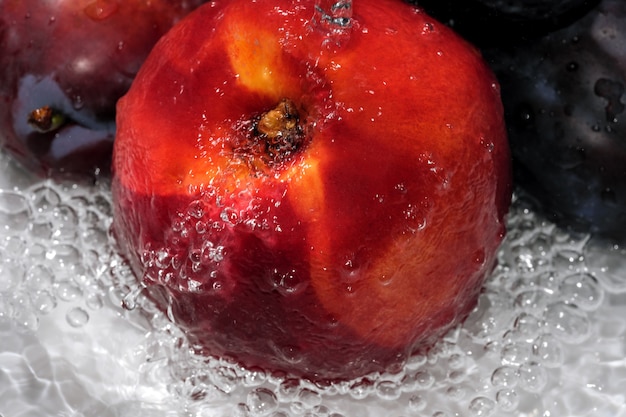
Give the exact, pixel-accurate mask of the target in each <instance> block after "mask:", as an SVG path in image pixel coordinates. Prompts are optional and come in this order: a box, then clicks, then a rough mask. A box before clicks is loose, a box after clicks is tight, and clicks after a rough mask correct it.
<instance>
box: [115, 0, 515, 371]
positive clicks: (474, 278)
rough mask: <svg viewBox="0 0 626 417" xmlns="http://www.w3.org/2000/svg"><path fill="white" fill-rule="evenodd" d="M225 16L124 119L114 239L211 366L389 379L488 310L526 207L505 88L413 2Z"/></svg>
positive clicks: (206, 16)
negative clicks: (515, 219)
mask: <svg viewBox="0 0 626 417" xmlns="http://www.w3.org/2000/svg"><path fill="white" fill-rule="evenodd" d="M350 11H351V10H350V9H349V4H347V3H346V4H343V3H338V4H337V5H335V7H334V8H331V10H324V9H323V8H320V7H316V4H315V3H314V2H313V1H311V0H299V1H291V0H256V1H250V0H229V1H217V2H212V3H211V4H208V5H206V6H201V7H200V8H199V9H197V10H196V11H195V12H193V13H192V14H190V15H189V16H188V18H186V19H184V20H183V21H182V22H181V23H180V24H179V25H177V26H176V27H175V28H174V29H172V31H170V32H169V33H168V34H167V35H166V36H165V37H164V38H162V40H161V41H160V42H159V43H158V44H157V46H156V47H155V49H154V50H153V52H152V53H151V54H150V56H149V57H148V59H147V61H146V62H145V64H144V66H143V67H142V69H141V70H140V72H139V74H138V76H137V78H136V80H135V82H134V83H133V85H132V87H131V89H130V91H129V93H128V94H127V95H126V96H125V97H124V98H122V100H121V101H120V103H119V105H118V118H117V122H118V133H117V137H116V142H115V148H114V161H113V168H114V178H113V198H114V207H115V216H114V231H115V234H116V236H117V239H118V241H119V245H120V248H121V250H122V253H124V254H125V255H126V256H127V257H128V259H129V261H130V263H131V265H132V268H133V270H134V271H135V273H136V275H137V276H138V278H139V279H140V280H141V281H142V283H143V284H144V285H146V286H147V287H148V294H149V295H150V297H152V298H153V299H154V300H155V301H156V302H157V304H158V306H159V307H160V308H162V309H163V310H165V311H167V312H168V313H169V314H170V317H171V318H172V319H173V320H175V321H176V322H177V323H178V324H179V325H180V326H181V327H182V328H184V329H185V330H186V331H187V334H188V336H189V338H190V340H191V341H192V342H193V343H194V345H195V346H197V347H198V348H199V349H201V350H202V351H203V352H205V353H206V354H209V355H219V356H227V357H231V358H233V359H235V360H237V361H240V362H241V363H243V364H244V365H247V366H253V365H254V366H261V367H264V368H267V369H270V370H281V371H286V372H289V373H292V374H295V375H299V376H304V377H308V378H313V379H324V380H333V379H345V378H352V377H356V376H359V375H363V374H366V373H369V372H374V371H383V370H393V369H394V367H396V366H398V365H399V364H401V363H402V361H403V360H404V359H405V358H406V357H407V355H409V354H410V353H411V352H412V351H414V350H415V349H417V348H419V347H421V346H424V344H426V343H431V342H433V341H434V340H435V339H436V338H437V337H439V336H440V335H441V334H442V333H443V332H444V331H446V330H448V329H450V328H451V326H453V325H455V324H457V323H458V322H459V320H461V319H462V318H463V317H465V316H466V315H467V314H468V313H469V311H470V310H471V309H472V308H473V306H474V305H475V302H476V299H477V295H478V293H479V291H480V289H481V284H482V283H483V279H484V278H485V276H486V275H487V274H489V273H490V271H491V270H492V267H493V264H494V259H495V255H496V250H497V248H498V246H499V243H500V242H501V240H502V238H503V236H504V233H505V227H504V224H503V217H504V215H505V213H506V211H507V208H508V205H509V202H510V172H509V171H510V166H509V150H508V147H507V141H506V134H505V128H504V124H503V115H502V107H501V102H500V96H499V87H498V85H497V83H496V81H495V79H494V77H493V75H492V73H491V72H490V71H489V69H488V68H487V67H486V65H485V64H484V62H483V60H482V59H481V56H480V55H479V53H478V52H477V51H476V50H475V49H474V48H473V47H471V46H470V45H469V44H467V43H466V42H464V41H463V40H462V39H461V38H459V37H458V36H457V35H455V34H454V33H453V32H452V31H451V30H449V29H448V28H446V27H444V26H443V25H441V24H439V23H438V22H436V21H434V20H433V19H431V18H430V17H429V16H427V15H426V14H424V13H423V12H422V11H421V10H419V9H415V8H413V7H412V6H409V5H408V4H405V3H402V2H401V1H398V0H358V1H357V2H356V3H355V5H354V9H353V14H352V15H350Z"/></svg>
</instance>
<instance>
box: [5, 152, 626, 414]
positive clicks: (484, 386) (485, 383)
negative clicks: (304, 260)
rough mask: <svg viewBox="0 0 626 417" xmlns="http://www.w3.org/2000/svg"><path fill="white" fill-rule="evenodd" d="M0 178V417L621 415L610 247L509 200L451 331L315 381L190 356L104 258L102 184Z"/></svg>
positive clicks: (623, 375)
mask: <svg viewBox="0 0 626 417" xmlns="http://www.w3.org/2000/svg"><path fill="white" fill-rule="evenodd" d="M0 172H1V174H0V416H2V417H22V416H24V417H25V416H28V417H39V416H41V417H44V416H45V417H49V416H63V417H69V416H72V417H74V416H75V417H79V416H98V417H118V416H119V417H126V416H128V417H131V416H132V417H136V416H142V417H174V416H176V417H177V416H181V417H195V416H197V417H214V416H215V417H218V416H219V417H222V416H224V417H226V416H228V417H238V416H241V417H244V416H250V417H258V416H268V417H288V416H306V417H367V416H376V417H380V416H389V417H410V416H428V417H430V416H432V417H452V416H470V417H485V416H525V417H535V416H543V417H548V416H589V415H593V416H601V417H602V416H607V417H609V416H610V417H615V416H626V249H624V248H620V247H616V246H607V245H605V244H601V243H598V242H595V241H592V240H590V239H589V238H588V237H587V236H577V235H571V234H567V233H565V232H563V231H562V230H560V229H558V228H557V227H555V226H554V225H552V224H550V223H548V222H546V221H544V220H542V219H540V218H539V217H538V216H537V215H536V213H535V212H534V211H533V210H532V206H531V205H530V204H529V203H528V202H527V201H525V200H524V199H523V198H521V197H517V198H516V200H515V203H514V208H513V210H512V212H511V215H510V218H509V235H508V238H507V240H506V241H505V243H504V245H503V247H502V251H501V254H500V263H499V266H498V268H497V269H496V271H495V272H494V274H493V276H492V277H491V278H490V279H489V281H488V282H486V283H485V287H484V292H483V294H482V296H481V299H480V303H479V305H478V307H477V308H476V310H475V311H474V313H473V314H472V315H471V316H470V317H469V318H468V319H467V320H466V322H465V323H464V324H463V325H462V326H460V327H459V328H457V329H455V330H454V331H452V332H450V333H449V334H448V335H447V336H446V337H445V338H444V339H443V340H442V341H441V342H440V343H439V344H438V345H436V346H434V347H433V348H432V349H431V350H429V351H428V352H427V353H426V354H424V355H421V356H416V357H414V358H412V360H411V361H410V363H408V364H407V365H406V367H405V369H404V370H403V372H401V373H400V374H398V375H373V376H371V377H369V378H363V379H360V380H356V381H351V382H346V383H343V384H338V385H334V386H324V387H320V386H314V385H311V384H309V383H305V382H302V381H298V380H293V379H285V378H283V377H281V376H280V375H271V374H267V373H265V372H263V371H262V370H258V369H257V370H255V369H252V370H244V369H241V368H238V367H236V366H233V365H231V364H229V363H227V362H223V361H220V360H218V359H207V358H200V357H194V356H193V355H192V354H191V353H190V352H189V350H188V349H186V346H185V342H184V338H183V337H182V334H181V333H180V332H179V331H178V330H177V329H176V328H175V327H173V326H172V325H171V324H170V323H169V321H168V320H167V319H166V318H165V317H163V315H162V314H161V313H159V312H158V311H156V310H155V309H153V308H152V307H151V305H150V304H149V303H148V302H146V301H145V300H144V299H142V298H141V296H140V295H138V294H137V289H136V288H135V284H134V280H133V278H132V276H131V275H130V274H129V272H128V269H127V268H126V267H125V265H124V264H123V262H122V261H121V260H120V259H119V258H118V257H117V255H116V254H115V250H114V247H113V242H112V239H111V238H110V235H109V232H108V231H109V226H110V221H111V204H110V195H109V192H108V186H107V184H106V182H102V183H95V184H90V185H76V184H71V183H69V184H65V183H59V182H52V181H41V180H38V179H36V178H32V177H31V176H29V175H28V174H26V173H25V172H23V171H21V170H20V168H19V167H16V166H15V165H14V164H13V163H12V162H11V161H10V159H9V158H8V157H6V156H4V155H2V154H0ZM123 305H126V306H127V307H135V308H133V309H128V308H123V307H122V306H123Z"/></svg>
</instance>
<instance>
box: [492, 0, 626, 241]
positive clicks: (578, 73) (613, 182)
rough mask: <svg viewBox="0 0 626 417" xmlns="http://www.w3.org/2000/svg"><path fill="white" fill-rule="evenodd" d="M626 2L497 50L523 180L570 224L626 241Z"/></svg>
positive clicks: (495, 62)
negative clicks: (534, 38) (559, 28)
mask: <svg viewBox="0 0 626 417" xmlns="http://www.w3.org/2000/svg"><path fill="white" fill-rule="evenodd" d="M625 47H626V4H625V3H624V2H623V1H614V0H604V1H602V2H601V3H600V5H599V6H598V7H597V8H596V9H594V10H593V11H592V12H590V13H589V14H588V15H586V16H585V17H584V18H583V19H581V20H578V21H577V22H575V23H574V24H572V25H570V26H568V27H567V28H564V29H562V30H559V31H556V32H553V33H551V34H549V35H547V36H545V37H543V38H541V39H540V40H539V41H534V42H531V43H528V44H522V45H517V46H516V47H510V48H505V47H499V48H493V49H489V50H488V51H487V54H488V56H489V60H490V62H491V63H492V66H493V68H494V69H495V71H496V73H497V75H498V77H499V80H500V82H501V84H502V91H503V100H504V105H505V109H506V117H507V122H508V127H509V136H510V141H511V148H512V153H513V155H514V157H515V160H516V167H517V169H516V171H517V181H518V183H519V184H520V185H521V186H522V187H524V188H525V189H526V190H528V191H530V192H531V193H532V194H533V195H534V196H535V197H537V198H538V199H539V200H540V202H541V203H542V204H543V206H544V209H545V210H546V212H547V213H548V215H549V216H550V217H551V218H552V219H554V220H557V221H559V222H560V223H561V224H562V225H566V226H568V227H574V228H575V229H577V230H582V231H585V232H587V231H590V232H592V233H594V234H598V235H599V236H604V237H608V238H611V239H617V240H620V241H624V240H625V239H626V126H625V124H624V123H625V119H626V111H625V103H626V95H625V94H624V89H625V86H626V65H625V64H626V55H625V54H624V48H625Z"/></svg>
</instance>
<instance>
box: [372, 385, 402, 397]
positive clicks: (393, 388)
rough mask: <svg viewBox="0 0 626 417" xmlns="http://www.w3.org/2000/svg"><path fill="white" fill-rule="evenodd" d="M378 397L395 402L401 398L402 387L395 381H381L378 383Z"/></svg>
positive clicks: (376, 389)
mask: <svg viewBox="0 0 626 417" xmlns="http://www.w3.org/2000/svg"><path fill="white" fill-rule="evenodd" d="M375 391H376V395H377V396H378V398H381V399H383V400H386V401H394V400H397V399H398V398H400V395H401V394H402V391H401V390H400V386H399V385H398V384H397V383H396V382H394V381H385V380H382V381H379V382H378V383H376V388H375Z"/></svg>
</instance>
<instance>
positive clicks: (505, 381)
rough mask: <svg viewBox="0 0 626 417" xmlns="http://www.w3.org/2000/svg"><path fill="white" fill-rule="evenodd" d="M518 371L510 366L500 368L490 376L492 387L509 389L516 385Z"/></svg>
mask: <svg viewBox="0 0 626 417" xmlns="http://www.w3.org/2000/svg"><path fill="white" fill-rule="evenodd" d="M517 380H518V371H517V369H516V368H514V367H512V366H501V367H499V368H496V370H495V371H493V373H492V374H491V383H492V385H493V386H494V387H507V388H511V387H514V386H516V385H517Z"/></svg>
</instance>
